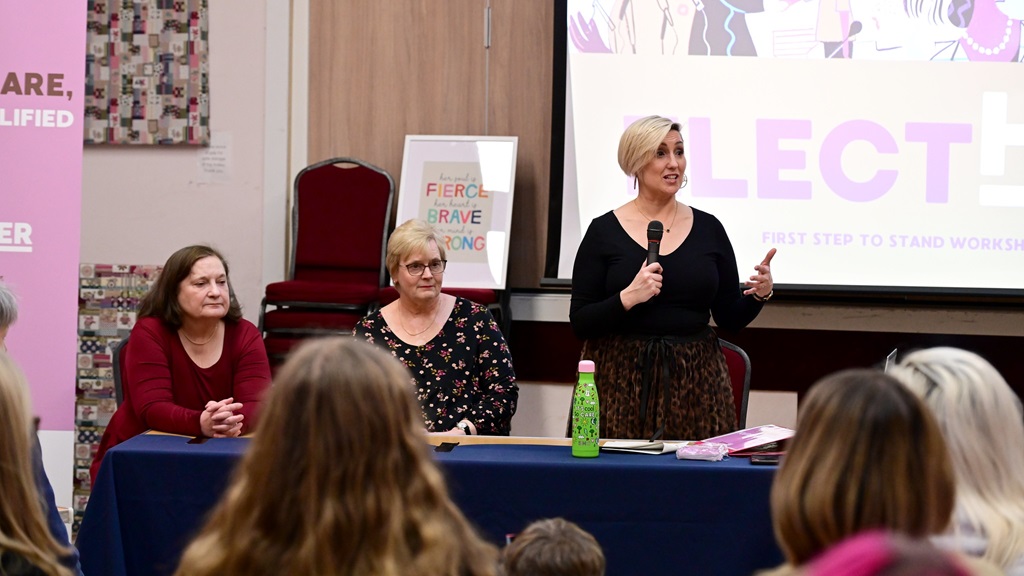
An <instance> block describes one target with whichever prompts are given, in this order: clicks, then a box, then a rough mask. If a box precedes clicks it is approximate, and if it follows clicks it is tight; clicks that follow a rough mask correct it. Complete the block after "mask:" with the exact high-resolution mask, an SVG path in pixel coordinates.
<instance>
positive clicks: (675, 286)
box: [569, 208, 763, 340]
mask: <svg viewBox="0 0 1024 576" xmlns="http://www.w3.org/2000/svg"><path fill="white" fill-rule="evenodd" d="M646 258H647V249H646V248H645V247H644V246H641V245H639V244H637V243H636V241H634V240H633V239H632V238H631V237H630V236H629V234H628V233H627V232H626V230H625V229H623V227H622V224H620V223H619V220H618V218H616V217H615V214H614V213H612V212H608V213H607V214H604V215H602V216H599V217H597V218H595V219H594V220H593V222H591V224H590V227H589V228H588V229H587V233H586V234H585V235H584V237H583V241H582V242H581V243H580V248H579V251H577V253H576V262H575V264H574V266H573V272H572V303H571V306H570V308H569V322H570V324H571V325H572V329H573V332H575V333H576V336H577V337H579V338H580V339H583V340H588V339H591V338H599V337H601V336H607V335H610V334H631V335H639V336H668V335H674V336H687V335H691V334H696V333H698V332H700V331H701V330H704V329H705V328H706V327H707V326H708V322H709V320H710V318H711V317H714V319H715V323H716V324H718V325H719V326H721V327H722V328H725V329H727V330H739V329H740V328H743V327H745V326H746V325H747V324H749V323H750V322H751V321H752V320H753V319H754V318H755V317H757V314H758V313H759V312H760V311H761V308H762V306H763V305H762V303H760V302H758V301H757V300H755V299H754V298H753V297H752V296H743V294H742V292H741V290H740V282H739V274H738V273H737V271H736V255H735V254H734V253H733V250H732V243H730V242H729V236H728V235H727V234H726V233H725V228H724V227H723V226H722V223H721V222H719V220H718V218H715V217H714V216H712V215H711V214H708V213H707V212H702V211H700V210H697V209H696V208H694V209H693V227H692V229H691V230H690V234H689V236H687V237H686V240H684V241H683V243H682V245H681V246H680V247H679V248H677V249H676V250H674V251H673V252H672V253H670V254H662V255H660V257H659V258H658V261H659V262H660V263H661V266H662V268H663V269H664V271H663V274H662V276H663V282H662V289H661V293H660V294H658V295H657V296H655V297H653V298H651V299H650V300H648V301H647V302H643V303H641V304H637V305H636V306H634V307H633V308H632V309H631V310H628V311H627V310H626V309H625V308H623V306H622V300H621V299H620V298H619V292H620V291H622V290H623V289H624V288H626V287H627V286H629V283H630V282H632V281H633V278H635V277H636V275H637V272H639V271H640V267H641V265H643V263H644V262H645V261H646Z"/></svg>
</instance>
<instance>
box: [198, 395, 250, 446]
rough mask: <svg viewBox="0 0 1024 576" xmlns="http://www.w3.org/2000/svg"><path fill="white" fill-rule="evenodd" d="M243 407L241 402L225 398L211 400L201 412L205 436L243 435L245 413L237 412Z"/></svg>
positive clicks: (229, 436)
mask: <svg viewBox="0 0 1024 576" xmlns="http://www.w3.org/2000/svg"><path fill="white" fill-rule="evenodd" d="M241 409H242V403H241V402H235V399H234V398H225V399H224V400H221V401H219V402H214V401H213V400H210V401H209V402H207V403H206V408H205V409H204V410H203V411H202V413H200V414H199V427H200V428H201V429H202V431H203V435H204V436H208V437H210V438H237V437H238V436H241V435H242V420H244V419H245V415H244V414H235V412H237V411H239V410H241Z"/></svg>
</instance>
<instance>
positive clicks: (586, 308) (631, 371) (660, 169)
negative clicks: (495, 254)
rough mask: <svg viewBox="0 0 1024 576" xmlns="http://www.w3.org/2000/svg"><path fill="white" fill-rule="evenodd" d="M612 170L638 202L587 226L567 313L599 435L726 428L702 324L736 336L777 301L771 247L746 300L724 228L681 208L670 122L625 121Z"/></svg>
mask: <svg viewBox="0 0 1024 576" xmlns="http://www.w3.org/2000/svg"><path fill="white" fill-rule="evenodd" d="M619 166H620V167H621V168H622V170H623V171H624V172H625V173H626V174H627V175H628V176H631V177H632V178H633V179H634V186H635V187H636V189H637V196H636V198H635V199H633V200H631V201H630V202H627V203H625V204H623V205H622V206H619V207H618V208H616V209H615V210H612V211H611V212H608V213H606V214H604V215H602V216H599V217H597V218H595V219H594V220H593V221H592V222H591V224H590V227H589V228H587V232H586V234H585V235H584V237H583V241H582V242H581V243H580V247H579V251H578V252H577V253H576V262H575V264H574V266H573V274H572V305H571V307H570V310H569V321H570V323H571V324H572V328H573V331H574V332H575V333H576V335H577V336H578V337H579V338H580V339H582V340H583V341H584V342H583V354H582V356H583V357H584V358H586V359H588V360H593V361H594V363H595V366H596V368H597V373H598V374H599V375H600V376H599V377H598V379H597V382H598V394H599V396H600V398H601V437H603V438H654V437H662V438H666V439H686V440H697V439H702V438H707V437H709V436H715V435H718V434H723V433H726V432H730V431H732V430H734V429H735V428H736V409H735V406H734V405H733V399H732V388H731V386H730V384H729V372H728V367H727V365H726V363H725V357H724V356H723V354H722V351H721V348H720V346H719V344H718V337H717V336H716V335H715V332H714V331H713V330H712V329H711V327H710V326H709V321H710V319H711V317H712V316H713V317H714V319H715V322H716V323H717V324H718V325H719V326H722V327H723V328H726V329H729V330H738V329H740V328H743V327H744V326H746V325H747V324H749V323H750V322H751V321H752V320H753V319H754V318H755V317H756V316H757V314H758V313H759V312H760V311H761V308H762V307H763V305H764V303H765V302H767V301H768V300H769V299H771V297H772V285H773V283H772V273H771V260H772V257H773V256H774V255H775V249H774V248H772V249H771V250H769V251H768V254H767V256H765V258H764V260H763V261H761V262H760V263H759V264H758V265H757V266H755V267H754V270H755V273H754V275H752V276H751V277H750V279H749V280H747V281H746V283H745V284H746V286H747V288H746V289H745V290H743V291H742V292H741V291H740V287H739V284H740V283H739V275H738V273H737V271H736V256H735V254H734V253H733V250H732V244H731V243H730V242H729V236H728V235H727V234H726V233H725V228H724V227H723V226H722V223H721V222H719V221H718V219H717V218H715V217H714V216H712V215H711V214H708V213H707V212H702V211H700V210H698V209H696V208H693V207H691V206H687V205H686V204H683V203H682V202H679V201H677V200H676V193H677V192H679V189H680V188H681V187H683V186H685V184H686V156H685V149H684V145H683V138H682V135H681V133H680V128H679V124H677V123H675V122H673V121H672V120H670V119H668V118H663V117H660V116H648V117H646V118H641V119H640V120H637V121H636V122H634V123H633V124H632V125H630V126H629V127H628V128H627V129H626V131H625V132H624V133H623V134H622V138H621V139H620V140H619ZM659 232H661V236H660V238H659V237H658V236H659ZM649 255H650V256H649ZM654 256H656V258H655V257H654ZM648 260H652V261H651V262H648Z"/></svg>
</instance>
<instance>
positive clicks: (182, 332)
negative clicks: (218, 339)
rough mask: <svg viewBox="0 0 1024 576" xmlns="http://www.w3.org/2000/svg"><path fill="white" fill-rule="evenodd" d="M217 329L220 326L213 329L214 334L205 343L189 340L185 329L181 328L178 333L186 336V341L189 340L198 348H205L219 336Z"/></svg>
mask: <svg viewBox="0 0 1024 576" xmlns="http://www.w3.org/2000/svg"><path fill="white" fill-rule="evenodd" d="M217 328H220V324H218V325H216V326H214V327H213V332H212V333H211V334H210V337H209V338H207V339H206V341H205V342H196V341H195V340H193V339H191V338H189V337H188V334H187V333H186V332H185V329H184V328H179V329H178V333H179V334H181V335H182V336H184V337H185V340H188V341H189V342H191V343H193V344H195V345H196V346H205V345H207V344H209V343H210V340H213V338H214V336H216V335H217Z"/></svg>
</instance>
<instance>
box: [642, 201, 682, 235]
mask: <svg viewBox="0 0 1024 576" xmlns="http://www.w3.org/2000/svg"><path fill="white" fill-rule="evenodd" d="M675 205H676V209H675V210H673V211H672V221H671V222H669V223H668V228H665V234H668V233H669V232H671V231H672V226H673V225H675V223H676V215H677V214H679V202H675ZM633 206H635V207H636V211H637V212H639V213H640V215H641V216H643V217H644V218H647V221H648V222H650V221H651V220H654V218H651V217H650V216H648V215H647V214H644V211H643V210H641V209H640V205H639V204H637V203H636V198H633Z"/></svg>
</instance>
